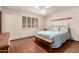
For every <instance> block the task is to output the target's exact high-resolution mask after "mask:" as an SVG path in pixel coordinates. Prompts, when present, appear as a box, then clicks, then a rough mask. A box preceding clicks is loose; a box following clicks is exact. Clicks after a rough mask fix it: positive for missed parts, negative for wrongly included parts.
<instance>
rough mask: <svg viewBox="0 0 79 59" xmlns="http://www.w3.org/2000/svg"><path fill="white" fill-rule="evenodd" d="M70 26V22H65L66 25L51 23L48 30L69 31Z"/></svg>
mask: <svg viewBox="0 0 79 59" xmlns="http://www.w3.org/2000/svg"><path fill="white" fill-rule="evenodd" d="M68 28H69V26H68V24H65V25H53V24H52V25H51V26H49V28H48V30H52V31H61V30H62V31H64V30H65V31H68Z"/></svg>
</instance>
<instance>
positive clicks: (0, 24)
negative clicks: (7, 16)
mask: <svg viewBox="0 0 79 59" xmlns="http://www.w3.org/2000/svg"><path fill="white" fill-rule="evenodd" d="M1 16H2V15H1V11H0V33H1V28H2V27H1V26H2V21H1V20H2V19H1Z"/></svg>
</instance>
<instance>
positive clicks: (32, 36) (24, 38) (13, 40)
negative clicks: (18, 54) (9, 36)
mask: <svg viewBox="0 0 79 59" xmlns="http://www.w3.org/2000/svg"><path fill="white" fill-rule="evenodd" d="M30 37H35V36H29V37H23V38H18V39H14V40H10V41H17V40H21V39H26V38H30Z"/></svg>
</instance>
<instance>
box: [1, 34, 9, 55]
mask: <svg viewBox="0 0 79 59" xmlns="http://www.w3.org/2000/svg"><path fill="white" fill-rule="evenodd" d="M9 43H10V33H0V52H3V53H5V52H8V47H9Z"/></svg>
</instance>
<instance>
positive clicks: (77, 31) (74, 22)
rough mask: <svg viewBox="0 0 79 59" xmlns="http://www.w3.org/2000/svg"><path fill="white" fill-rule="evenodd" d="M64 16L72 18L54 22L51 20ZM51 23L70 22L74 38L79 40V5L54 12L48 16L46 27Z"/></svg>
mask: <svg viewBox="0 0 79 59" xmlns="http://www.w3.org/2000/svg"><path fill="white" fill-rule="evenodd" d="M63 17H72V19H71V20H63V21H54V22H52V21H50V20H53V19H58V18H63ZM51 24H58V25H62V24H69V26H70V29H71V34H72V37H73V39H74V40H77V41H79V7H76V8H72V9H69V10H66V11H62V12H59V13H56V14H52V15H51V16H49V17H47V20H46V28H48V27H49V26H50V25H51Z"/></svg>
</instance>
